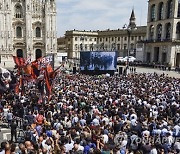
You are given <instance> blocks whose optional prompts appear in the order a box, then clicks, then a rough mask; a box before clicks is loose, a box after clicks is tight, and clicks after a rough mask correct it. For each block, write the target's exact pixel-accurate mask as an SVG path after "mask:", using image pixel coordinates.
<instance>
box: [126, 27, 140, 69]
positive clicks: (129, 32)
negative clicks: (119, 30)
mask: <svg viewBox="0 0 180 154" xmlns="http://www.w3.org/2000/svg"><path fill="white" fill-rule="evenodd" d="M123 29H125V30H127V34H128V51H127V69H128V68H129V55H130V38H131V34H132V31H133V30H136V29H137V28H136V25H135V24H129V25H127V24H125V25H124V26H123Z"/></svg>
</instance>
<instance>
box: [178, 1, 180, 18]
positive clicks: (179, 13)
mask: <svg viewBox="0 0 180 154" xmlns="http://www.w3.org/2000/svg"><path fill="white" fill-rule="evenodd" d="M177 17H180V0H179V1H178V14H177Z"/></svg>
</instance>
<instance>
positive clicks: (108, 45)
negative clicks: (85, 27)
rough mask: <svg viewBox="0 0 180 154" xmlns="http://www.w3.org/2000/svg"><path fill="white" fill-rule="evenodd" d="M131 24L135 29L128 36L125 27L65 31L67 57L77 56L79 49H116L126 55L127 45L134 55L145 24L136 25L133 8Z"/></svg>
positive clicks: (142, 35)
mask: <svg viewBox="0 0 180 154" xmlns="http://www.w3.org/2000/svg"><path fill="white" fill-rule="evenodd" d="M132 24H134V25H133V26H135V29H134V30H132V31H131V34H130V38H129V35H128V32H127V29H126V28H125V29H123V28H121V29H117V30H110V29H107V30H101V31H100V30H98V31H79V30H72V31H66V33H65V39H66V41H65V43H66V48H67V52H68V58H79V57H80V51H92V50H103V51H111V50H116V51H118V56H127V53H128V46H129V49H130V55H133V56H136V47H137V44H138V42H139V41H142V40H145V38H146V26H136V18H135V14H134V10H133V11H132V13H131V17H130V19H129V24H128V25H132ZM128 40H129V41H128ZM128 43H129V45H128ZM142 54H143V53H142Z"/></svg>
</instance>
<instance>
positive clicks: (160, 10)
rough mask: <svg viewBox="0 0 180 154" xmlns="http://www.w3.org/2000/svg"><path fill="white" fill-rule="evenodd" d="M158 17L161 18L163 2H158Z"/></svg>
mask: <svg viewBox="0 0 180 154" xmlns="http://www.w3.org/2000/svg"><path fill="white" fill-rule="evenodd" d="M158 11H159V12H158V19H159V20H162V19H163V15H164V14H163V13H164V4H163V2H161V3H159V9H158Z"/></svg>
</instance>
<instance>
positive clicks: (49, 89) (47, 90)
mask: <svg viewBox="0 0 180 154" xmlns="http://www.w3.org/2000/svg"><path fill="white" fill-rule="evenodd" d="M44 78H45V87H46V93H47V94H48V98H50V95H51V92H52V87H51V81H50V79H49V75H48V71H47V69H45V71H44Z"/></svg>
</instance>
